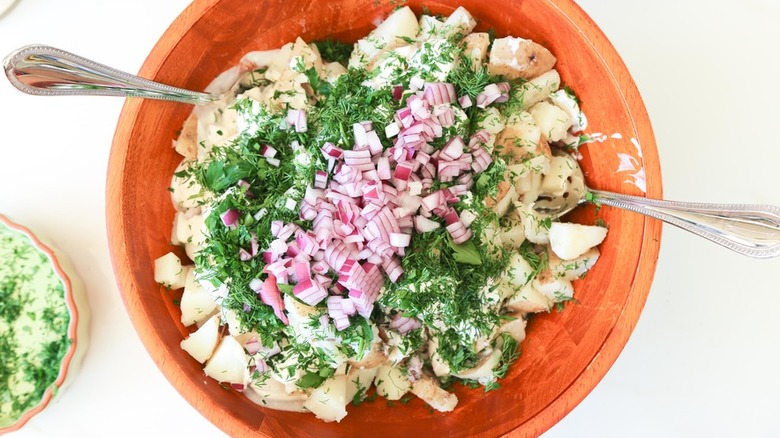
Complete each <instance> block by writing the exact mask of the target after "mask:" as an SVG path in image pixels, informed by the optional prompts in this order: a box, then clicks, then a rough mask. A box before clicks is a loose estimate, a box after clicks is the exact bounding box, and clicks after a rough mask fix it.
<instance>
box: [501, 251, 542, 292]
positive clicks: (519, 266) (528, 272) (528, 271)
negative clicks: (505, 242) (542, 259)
mask: <svg viewBox="0 0 780 438" xmlns="http://www.w3.org/2000/svg"><path fill="white" fill-rule="evenodd" d="M533 274H534V269H533V268H532V267H531V264H530V263H528V261H527V260H526V259H525V258H524V257H523V256H522V255H521V254H520V253H517V252H516V253H513V254H512V255H511V256H509V268H508V269H507V270H506V272H505V273H504V275H503V277H502V281H506V282H508V283H509V284H511V285H513V286H515V288H516V290H520V288H522V287H523V286H525V285H526V284H528V282H529V281H531V277H532V276H533Z"/></svg>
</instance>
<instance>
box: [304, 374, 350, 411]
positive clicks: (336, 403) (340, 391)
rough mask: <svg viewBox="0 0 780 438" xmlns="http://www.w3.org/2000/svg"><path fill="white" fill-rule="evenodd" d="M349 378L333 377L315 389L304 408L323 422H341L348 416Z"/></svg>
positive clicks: (342, 376)
mask: <svg viewBox="0 0 780 438" xmlns="http://www.w3.org/2000/svg"><path fill="white" fill-rule="evenodd" d="M348 401H349V400H347V376H345V375H340V376H333V377H331V378H329V379H328V380H326V381H324V382H323V383H322V385H320V386H319V387H318V388H317V389H315V390H314V391H313V392H312V393H311V396H309V399H308V400H306V402H304V403H303V406H304V407H305V408H306V409H308V410H310V411H311V412H313V413H314V415H316V416H317V418H319V419H320V420H323V421H327V422H330V421H336V422H339V421H341V420H342V419H343V418H344V417H346V416H347V402H348Z"/></svg>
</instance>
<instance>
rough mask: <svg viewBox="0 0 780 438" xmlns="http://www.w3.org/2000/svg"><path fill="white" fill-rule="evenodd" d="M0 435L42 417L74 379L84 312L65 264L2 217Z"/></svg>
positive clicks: (83, 341) (83, 342)
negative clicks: (51, 403)
mask: <svg viewBox="0 0 780 438" xmlns="http://www.w3.org/2000/svg"><path fill="white" fill-rule="evenodd" d="M0 260H2V267H0V354H2V367H0V435H4V434H5V433H8V432H13V431H16V430H18V429H20V428H22V426H24V425H25V424H26V423H27V422H28V421H30V419H32V418H33V417H34V416H36V415H38V414H39V413H41V412H42V411H43V410H44V409H46V407H47V406H49V404H50V402H51V401H52V400H53V399H54V397H56V396H57V395H58V394H60V393H61V392H62V390H63V389H64V388H66V387H67V386H68V385H69V384H70V383H71V382H72V381H73V378H74V376H75V375H76V373H77V371H78V368H79V366H80V365H81V359H82V357H83V356H84V353H85V351H86V347H87V340H88V335H89V332H88V330H89V309H88V305H87V302H86V295H85V292H84V287H83V286H82V284H81V281H80V280H79V278H78V276H77V275H76V272H75V270H74V269H73V267H72V266H71V264H70V262H69V261H68V260H67V258H66V257H64V256H63V255H62V254H61V253H59V252H58V251H57V250H55V249H54V248H53V247H52V245H51V244H50V243H48V241H47V240H45V239H44V238H42V237H40V236H38V235H36V234H35V233H33V232H32V231H30V229H29V228H27V227H25V226H23V225H19V224H17V223H14V222H13V221H11V220H10V219H8V218H7V217H5V216H3V215H0Z"/></svg>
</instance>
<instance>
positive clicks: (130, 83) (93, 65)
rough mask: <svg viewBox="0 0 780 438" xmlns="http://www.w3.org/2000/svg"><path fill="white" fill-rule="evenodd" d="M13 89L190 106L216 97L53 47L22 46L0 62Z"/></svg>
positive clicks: (217, 96)
mask: <svg viewBox="0 0 780 438" xmlns="http://www.w3.org/2000/svg"><path fill="white" fill-rule="evenodd" d="M3 69H4V70H5V75H6V76H7V77H8V80H9V81H11V84H13V86H14V87H16V88H18V89H19V90H21V91H22V92H25V93H27V94H34V95H40V96H59V95H78V96H84V95H87V96H119V97H143V98H146V99H160V100H172V101H176V102H184V103H189V104H194V105H200V104H207V103H209V102H213V101H215V100H219V98H220V96H219V95H215V94H211V93H201V92H197V91H192V90H186V89H183V88H177V87H172V86H170V85H165V84H161V83H158V82H154V81H150V80H148V79H144V78H141V77H138V76H135V75H131V74H129V73H125V72H123V71H121V70H117V69H115V68H111V67H108V66H106V65H103V64H100V63H97V62H95V61H91V60H89V59H86V58H83V57H81V56H78V55H75V54H73V53H70V52H66V51H64V50H60V49H57V48H55V47H50V46H43V45H32V46H25V47H22V48H20V49H18V50H16V51H14V52H12V53H11V54H9V55H8V56H6V58H5V60H4V61H3Z"/></svg>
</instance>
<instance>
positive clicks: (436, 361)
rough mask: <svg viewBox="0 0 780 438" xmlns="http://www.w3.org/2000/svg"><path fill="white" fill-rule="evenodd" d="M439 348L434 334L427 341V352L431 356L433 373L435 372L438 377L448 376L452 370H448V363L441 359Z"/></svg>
mask: <svg viewBox="0 0 780 438" xmlns="http://www.w3.org/2000/svg"><path fill="white" fill-rule="evenodd" d="M438 350H439V341H438V340H437V339H436V336H432V337H431V340H430V341H428V353H429V354H430V356H431V367H432V368H433V373H434V374H436V375H437V376H438V377H446V376H449V375H450V373H451V372H452V370H450V365H449V364H448V363H447V362H445V361H444V359H442V357H441V356H440V355H439V353H438Z"/></svg>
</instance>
